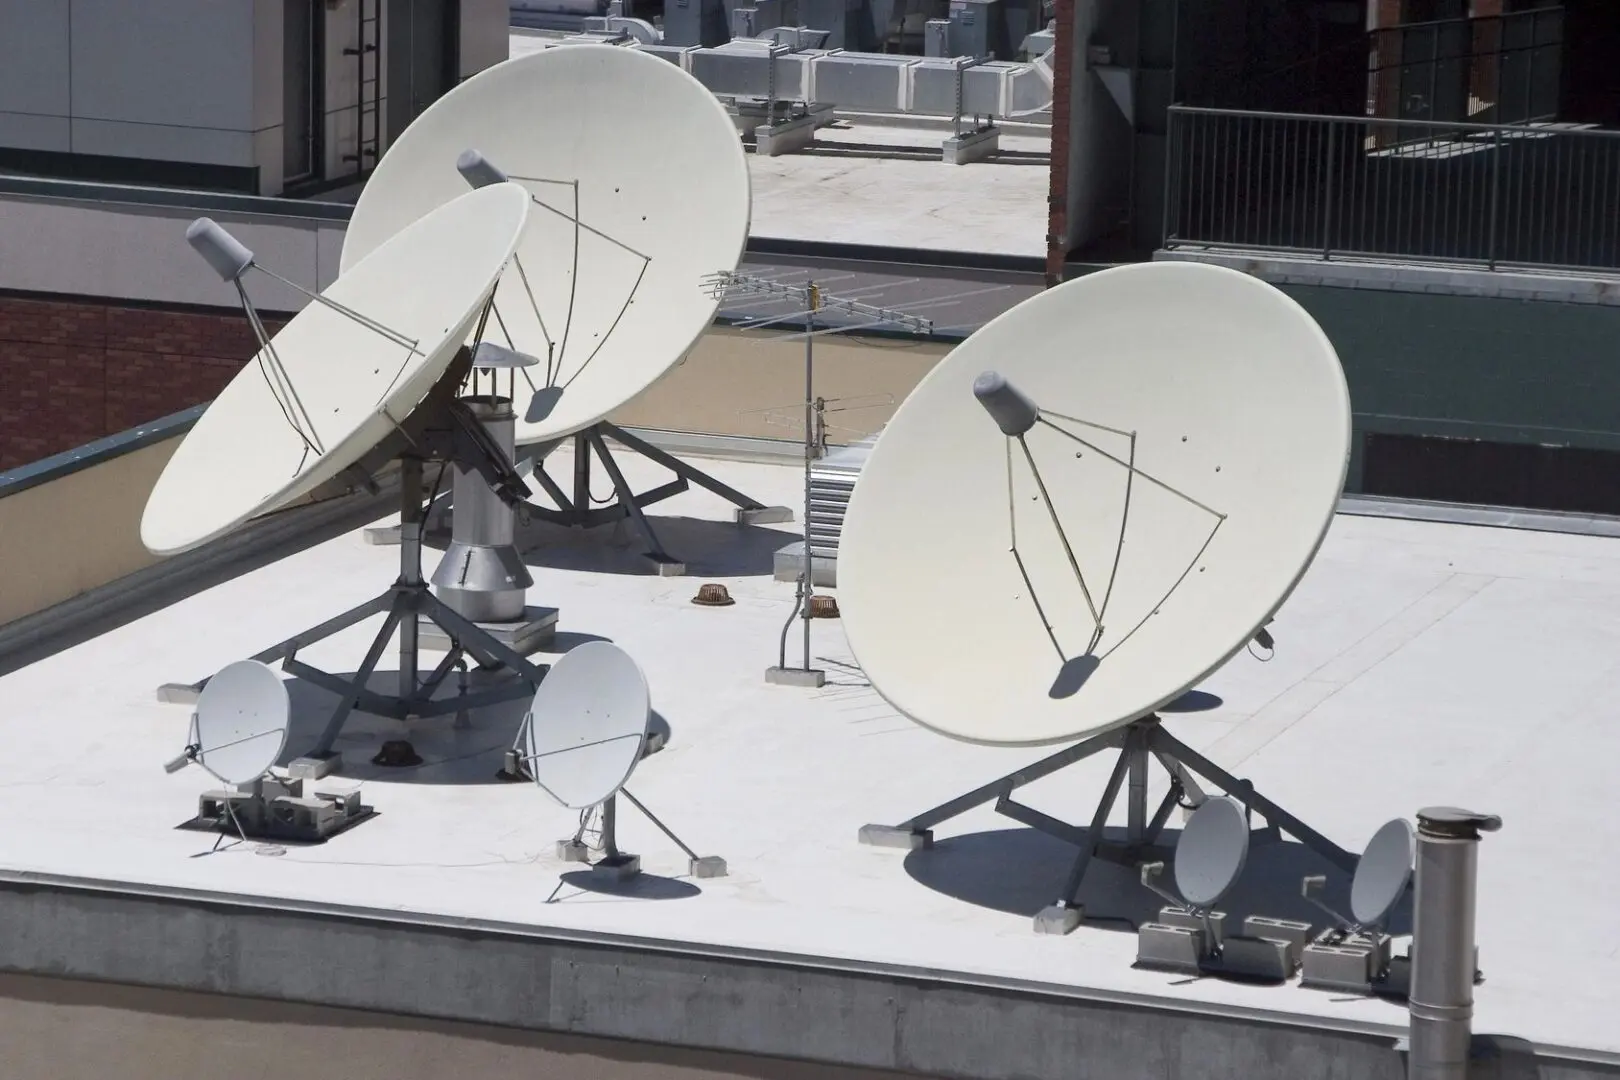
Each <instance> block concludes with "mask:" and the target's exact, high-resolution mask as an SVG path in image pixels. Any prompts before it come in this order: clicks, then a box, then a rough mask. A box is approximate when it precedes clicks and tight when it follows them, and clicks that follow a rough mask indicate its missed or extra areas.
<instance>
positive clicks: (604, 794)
mask: <svg viewBox="0 0 1620 1080" xmlns="http://www.w3.org/2000/svg"><path fill="white" fill-rule="evenodd" d="M651 718H652V699H651V696H650V694H649V693H648V690H647V679H646V676H645V675H643V674H642V672H641V667H640V666H639V665H638V664H637V663H636V662H635V660H633V659H632V658H631V657H630V654H629V653H627V652H625V651H624V650H623V649H621V648H619V647H618V646H617V645H613V644H611V643H609V642H606V641H589V642H586V643H585V644H583V645H580V646H579V647H577V648H575V649H572V650H570V651H569V652H567V653H565V654H564V655H563V657H562V658H561V659H560V660H558V661H557V662H556V663H555V664H552V665H551V670H550V671H549V672H547V674H546V677H545V680H544V681H543V682H541V684H540V688H539V689H538V690H536V691H535V693H534V704H533V705H532V706H531V708H530V711H529V715H528V717H527V719H526V720H525V722H524V729H525V740H524V744H523V750H524V757H525V758H526V759H527V762H528V767H529V775H530V776H532V777H533V778H534V782H535V784H536V785H537V786H538V787H539V788H540V789H541V790H542V791H544V792H545V793H546V794H547V795H550V796H551V797H552V798H553V799H555V800H556V801H557V802H559V803H561V804H562V805H563V806H566V807H569V808H570V809H574V810H585V809H588V808H590V807H592V806H596V805H598V804H600V803H602V802H605V801H606V800H608V799H610V798H612V797H613V796H614V795H615V794H617V793H618V791H619V789H620V788H621V787H623V786H624V783H625V781H627V780H629V779H630V773H631V771H632V770H634V769H635V767H636V762H638V761H640V760H641V757H642V753H641V750H642V745H643V743H644V742H645V740H646V738H647V728H648V724H649V723H650V721H651Z"/></svg>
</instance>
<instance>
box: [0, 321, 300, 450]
mask: <svg viewBox="0 0 1620 1080" xmlns="http://www.w3.org/2000/svg"><path fill="white" fill-rule="evenodd" d="M280 325H281V324H280V323H278V322H268V327H269V329H270V331H271V333H274V332H275V331H276V330H277V329H278V328H279V327H280ZM254 351H255V349H254V344H253V334H252V331H251V330H249V329H248V325H247V321H246V320H245V319H244V318H243V317H242V316H241V315H240V314H239V313H232V312H228V311H225V312H221V313H220V314H218V315H215V314H209V313H201V312H196V311H165V310H160V309H156V308H149V307H141V308H135V307H120V306H117V305H113V304H107V303H101V302H97V301H90V300H41V299H29V298H21V297H8V296H0V470H4V469H11V468H15V467H17V466H18V465H26V464H28V463H29V462H32V461H37V460H39V459H40V458H42V457H48V456H49V455H51V454H56V453H60V452H62V451H63V450H71V449H73V448H74V447H76V446H83V445H84V444H85V443H87V442H91V441H93V440H95V439H99V438H102V437H103V436H106V435H112V434H115V433H117V432H120V431H125V430H128V429H129V428H132V427H134V426H136V425H137V424H142V423H145V422H146V421H148V420H155V419H157V418H158V417H160V416H167V415H168V414H169V413H173V412H178V411H179V410H181V409H184V408H187V407H188V406H191V405H197V404H201V403H202V402H205V401H209V400H212V399H213V397H214V396H215V395H216V394H218V393H219V391H220V390H221V389H222V388H223V387H224V386H225V384H226V383H227V382H229V381H230V379H231V377H232V376H233V375H234V374H235V373H236V371H237V369H238V368H240V367H241V366H242V364H243V363H244V362H245V361H246V360H247V359H248V358H249V357H251V356H252V355H253V353H254Z"/></svg>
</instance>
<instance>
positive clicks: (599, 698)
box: [507, 641, 726, 880]
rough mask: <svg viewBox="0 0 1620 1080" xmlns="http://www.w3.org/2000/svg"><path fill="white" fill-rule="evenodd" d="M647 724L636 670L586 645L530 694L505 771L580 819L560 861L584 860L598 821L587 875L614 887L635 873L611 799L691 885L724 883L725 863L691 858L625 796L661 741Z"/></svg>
mask: <svg viewBox="0 0 1620 1080" xmlns="http://www.w3.org/2000/svg"><path fill="white" fill-rule="evenodd" d="M652 718H653V711H652V697H651V695H650V693H649V692H648V689H647V678H646V676H645V675H643V674H642V671H641V667H640V665H638V664H637V663H636V662H635V660H634V659H633V658H631V656H630V654H629V653H627V652H625V651H624V650H623V649H621V648H619V647H618V646H617V645H614V644H611V643H610V642H606V641H590V642H586V643H585V644H583V645H580V646H577V647H575V648H573V649H571V650H569V651H568V652H567V653H565V654H564V655H563V656H562V657H561V658H560V659H559V660H558V661H557V662H556V663H554V664H553V665H552V666H551V670H550V671H549V672H548V673H547V674H546V679H545V681H544V682H542V683H541V684H540V688H539V689H538V690H536V691H535V693H534V702H533V705H532V706H531V708H530V709H529V713H528V715H526V716H525V717H524V718H523V724H522V726H521V727H520V729H519V731H518V737H517V743H516V746H514V748H513V750H512V753H510V754H509V755H508V756H507V761H508V767H509V768H512V770H513V772H514V773H518V774H522V775H527V776H528V777H529V779H531V780H533V781H534V784H535V786H536V787H538V788H539V789H540V790H541V791H543V792H545V793H546V795H548V796H550V798H551V799H552V800H553V801H554V802H556V803H557V804H558V805H560V806H565V807H567V808H569V809H571V810H579V811H582V813H581V814H580V826H579V829H578V831H576V832H575V833H574V835H573V837H572V838H571V839H569V840H565V841H562V842H561V843H560V844H559V845H558V850H559V854H560V855H561V856H562V858H564V859H565V860H567V861H570V862H587V861H589V860H590V851H591V847H592V845H590V844H587V843H586V840H585V836H586V833H587V832H589V831H590V822H591V820H592V818H593V817H594V816H596V814H599V815H600V822H601V823H600V827H599V830H598V831H599V838H598V842H597V844H596V845H595V846H596V847H597V848H598V849H599V850H600V851H601V857H600V858H599V859H598V860H597V861H596V862H595V864H594V865H593V866H592V870H593V871H595V872H597V873H600V874H602V875H603V876H605V877H608V878H611V879H614V880H622V879H624V878H627V877H631V876H634V875H635V874H638V873H640V871H641V859H640V857H639V856H636V855H631V854H629V853H627V852H624V851H620V850H619V846H618V829H617V822H618V797H619V796H620V795H623V796H624V797H625V798H626V799H628V800H629V801H630V803H631V804H632V805H633V806H635V807H636V809H638V810H640V811H641V812H642V813H643V814H644V815H645V816H646V818H647V820H648V821H651V822H652V823H653V824H654V825H655V826H657V828H658V829H659V831H661V832H662V833H664V835H665V836H668V837H669V838H670V839H671V840H673V841H674V842H675V844H676V846H678V847H679V848H680V849H681V851H682V852H684V853H685V854H686V856H687V858H688V859H689V860H690V862H689V864H688V869H689V872H690V873H691V874H692V876H693V877H699V878H704V877H723V876H724V875H725V873H726V863H725V860H724V859H721V858H719V857H718V856H714V855H709V856H701V855H698V854H697V853H696V852H695V851H693V850H692V849H691V848H689V847H687V846H686V844H685V842H684V841H682V840H681V839H680V837H678V836H676V835H675V834H674V833H673V832H671V831H670V829H669V828H668V827H667V826H665V824H664V823H663V822H662V821H660V820H659V819H658V818H657V817H655V816H654V815H653V814H652V812H651V811H650V810H648V809H647V807H646V806H645V805H643V804H642V803H641V801H640V800H638V799H637V798H636V797H635V796H634V795H632V794H630V792H629V790H628V789H626V788H625V784H626V783H627V782H628V781H629V779H630V774H631V773H632V772H633V771H634V770H635V768H636V765H637V764H638V763H640V761H641V759H642V758H644V757H646V756H648V755H649V754H652V753H655V752H657V751H658V750H660V749H662V748H663V741H662V738H657V739H655V738H654V736H653V733H652V730H651V724H652ZM593 812H595V813H593Z"/></svg>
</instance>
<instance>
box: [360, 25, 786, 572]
mask: <svg viewBox="0 0 1620 1080" xmlns="http://www.w3.org/2000/svg"><path fill="white" fill-rule="evenodd" d="M507 180H510V181H511V182H513V183H517V184H521V185H522V186H523V187H524V188H525V189H526V190H527V191H528V192H529V193H530V197H531V199H532V202H533V212H532V213H531V214H530V216H529V224H528V226H527V228H526V229H525V232H524V235H523V239H522V241H521V242H520V244H519V246H518V253H517V255H516V257H515V258H514V259H513V260H512V265H511V267H510V268H509V269H508V270H507V272H506V274H505V275H504V276H503V277H502V279H501V284H500V288H499V289H498V290H497V291H496V294H495V302H494V306H493V308H492V312H491V314H492V315H493V318H491V319H490V320H489V321H488V323H487V324H484V325H482V326H481V330H480V332H481V336H482V339H483V341H484V342H493V343H495V344H498V345H502V346H504V347H507V348H511V349H516V350H519V351H521V352H523V353H525V354H528V355H531V356H534V357H536V358H537V359H538V361H539V362H538V363H537V364H534V365H533V366H530V367H526V368H524V369H522V370H521V371H520V372H519V373H518V374H517V376H516V378H515V379H514V382H513V388H514V398H515V400H514V402H513V411H514V413H515V420H514V428H513V441H514V443H515V445H516V446H518V447H523V446H526V445H534V446H535V447H536V452H537V453H538V454H539V456H540V457H542V458H543V457H544V455H545V454H546V453H548V452H549V451H550V450H551V449H552V448H554V447H555V446H556V444H557V443H558V441H560V440H561V439H564V438H567V437H570V436H571V437H572V438H573V442H574V454H575V462H576V464H575V467H574V470H573V475H572V478H571V481H570V480H567V479H565V480H563V481H562V482H560V483H559V482H558V481H557V480H554V479H553V478H552V477H551V476H549V475H548V474H547V473H546V466H545V463H544V461H541V462H540V463H539V464H538V465H537V467H536V469H535V474H534V479H535V481H536V482H537V483H538V484H539V486H540V487H541V488H543V489H544V490H545V492H546V494H547V495H548V496H549V497H550V499H551V500H552V501H553V502H555V503H556V506H555V507H551V506H541V505H537V504H531V505H530V506H529V508H528V512H529V514H530V516H532V517H535V518H539V519H541V520H544V521H548V522H552V523H554V524H559V525H563V526H567V527H579V528H590V527H593V526H596V525H602V524H607V523H609V522H614V521H618V520H620V519H623V518H629V519H630V520H631V522H632V523H633V524H634V526H635V527H636V530H637V531H638V532H639V533H640V534H641V535H642V537H643V538H644V540H645V541H646V545H647V550H646V555H647V557H648V558H649V559H650V560H651V561H652V562H653V563H654V564H655V565H656V566H657V567H658V570H659V572H660V573H663V574H679V573H683V572H684V571H685V564H684V563H682V562H681V561H680V560H679V559H678V558H676V557H674V556H672V555H671V554H670V553H669V552H667V551H666V550H665V549H664V547H663V544H662V542H661V541H660V540H659V539H658V536H657V535H656V533H655V532H654V530H653V527H652V525H651V523H649V522H648V520H647V518H646V515H645V514H644V512H643V511H644V509H645V508H646V507H647V506H650V505H651V504H653V503H655V502H658V501H660V500H662V499H665V498H669V497H670V496H672V495H676V494H679V493H680V492H681V491H684V490H686V488H687V486H688V484H689V483H690V484H697V485H699V486H700V487H704V488H707V489H708V490H710V491H712V492H714V493H715V494H717V495H720V496H721V497H722V498H725V499H727V500H728V501H730V502H732V503H733V504H734V505H735V506H736V507H737V508H738V514H737V517H738V520H739V521H740V522H759V523H764V522H771V521H790V520H792V512H791V511H789V510H787V509H786V508H784V507H768V506H765V505H764V504H762V503H760V502H759V501H758V500H756V499H752V498H750V497H749V496H747V495H745V494H743V493H742V492H740V491H736V490H735V489H733V488H731V487H729V486H727V485H726V484H723V483H721V482H719V481H718V480H716V479H714V478H713V477H712V476H708V475H707V474H705V473H703V472H702V471H701V470H699V469H696V468H694V467H693V466H691V465H690V464H688V463H686V462H684V461H681V460H679V459H677V458H675V457H673V456H671V455H670V454H668V453H665V452H664V451H662V450H659V449H658V448H656V447H654V446H652V445H650V444H648V443H647V442H645V441H644V440H642V439H640V438H639V437H637V436H635V435H633V434H631V433H629V432H627V431H624V430H623V429H621V428H618V427H616V426H614V425H613V424H611V423H609V422H608V421H607V419H606V417H607V415H608V414H609V413H611V412H612V411H613V410H614V409H616V408H618V407H619V406H621V405H623V404H625V403H626V402H628V401H630V400H631V399H632V398H634V397H636V396H637V395H638V394H640V393H641V392H642V391H643V390H645V389H647V387H649V386H651V385H652V384H653V383H654V382H656V381H657V380H658V379H659V378H660V377H661V376H662V375H664V373H666V372H667V371H669V369H670V368H672V367H674V366H675V364H676V363H678V362H679V361H680V360H681V358H682V357H684V356H685V355H686V353H687V351H688V350H689V349H691V347H692V345H693V344H694V343H695V342H696V341H697V339H698V337H699V336H701V335H702V334H703V332H704V331H705V330H706V329H707V328H708V326H709V324H710V322H711V321H712V320H713V318H714V314H715V311H716V310H717V308H718V306H719V297H720V295H721V290H717V289H716V288H715V287H714V285H713V279H714V276H715V275H716V274H718V273H721V272H725V271H730V270H734V269H735V268H736V266H737V263H738V261H739V260H740V259H741V257H742V253H743V248H744V245H745V244H746V243H747V239H748V215H749V207H750V199H751V196H750V187H749V178H748V162H747V159H746V158H745V156H744V153H743V149H742V144H741V141H740V139H739V137H738V134H737V130H736V127H735V125H734V124H733V123H732V122H731V118H730V117H729V116H728V115H727V113H726V111H725V109H724V108H723V107H722V106H721V105H720V103H719V102H718V101H717V100H716V99H715V97H714V95H713V94H711V93H710V92H709V91H708V89H707V88H705V87H704V86H703V84H702V83H700V82H698V81H697V80H696V79H694V78H693V77H692V76H691V75H688V74H687V73H686V72H685V71H683V70H681V68H680V67H679V66H677V65H674V64H670V63H668V62H667V61H664V60H661V59H659V58H657V57H654V56H652V55H650V54H647V53H643V52H639V51H636V50H633V49H625V48H620V47H618V46H614V45H605V44H603V45H581V46H570V47H569V48H566V49H546V50H544V51H542V52H538V53H534V54H531V55H529V56H523V57H518V58H515V59H512V60H508V61H506V62H504V63H501V64H497V65H495V66H494V67H492V68H488V69H486V70H484V71H482V72H480V73H479V74H477V75H475V76H474V77H473V78H471V79H469V80H467V81H466V82H465V83H462V84H461V85H460V86H458V87H456V88H455V89H454V90H452V91H451V92H450V93H448V94H446V95H445V96H444V97H442V98H440V99H439V100H438V101H437V102H435V103H434V104H433V105H432V106H431V107H429V108H428V110H427V111H426V112H424V113H423V114H422V115H421V116H419V117H417V118H416V120H414V121H413V122H412V123H411V125H410V126H409V127H408V128H406V130H405V131H404V133H403V134H402V135H401V136H400V137H399V138H398V139H396V140H395V141H394V143H393V145H391V146H390V147H389V149H388V152H387V153H386V154H384V155H383V158H382V161H381V162H380V163H379V164H378V166H377V168H376V170H375V171H374V172H373V174H372V176H371V178H370V180H369V181H368V182H367V184H366V187H365V190H364V191H363V192H362V193H361V195H360V199H359V201H358V202H357V203H356V204H355V208H354V213H353V215H352V217H351V218H350V220H349V225H348V229H347V231H346V232H345V234H344V241H343V255H342V263H341V265H342V266H344V267H348V266H350V265H354V264H356V263H357V262H359V261H361V260H364V259H366V258H367V257H368V256H369V255H370V253H371V252H372V251H374V250H376V249H377V248H378V247H379V245H381V244H384V243H386V242H387V241H388V238H389V237H391V236H393V235H394V233H396V232H397V231H399V230H400V229H403V228H405V227H406V226H408V225H409V224H410V223H411V222H413V221H415V220H417V219H418V218H419V217H421V216H422V215H423V214H427V213H429V212H431V211H433V210H434V209H435V208H436V207H439V206H442V205H443V204H444V203H446V202H448V201H450V200H452V199H455V198H457V197H458V196H459V195H460V194H461V193H462V192H464V191H465V190H466V189H467V186H468V185H469V184H472V185H474V186H479V185H484V184H490V183H500V182H503V181H507ZM604 437H605V438H606V439H612V440H613V441H614V442H616V443H618V444H620V445H622V446H626V447H629V448H630V449H631V450H632V451H634V452H636V453H638V454H640V455H642V456H643V457H646V458H649V459H651V460H652V461H655V462H657V463H658V464H660V465H662V466H664V467H665V468H667V469H669V470H670V471H672V472H673V473H675V475H676V480H675V481H674V482H673V483H668V484H663V485H661V486H658V487H655V488H653V489H651V490H648V491H643V492H639V493H638V492H636V491H634V490H632V489H631V488H630V486H629V484H628V482H627V481H626V480H625V477H624V474H623V471H622V470H621V469H620V468H619V466H618V465H617V464H616V463H615V461H614V460H613V452H612V451H611V450H610V449H609V447H608V444H607V442H606V441H605V438H604ZM593 456H594V457H595V458H596V459H597V460H598V461H600V462H601V464H602V467H603V470H604V471H605V472H606V473H607V476H608V479H609V480H610V481H611V483H612V485H613V489H614V492H615V494H616V496H617V498H616V500H615V501H614V502H613V503H612V504H609V505H605V506H602V505H593V504H592V500H591V497H590V494H589V492H590V484H591V481H590V469H591V458H592V457H593Z"/></svg>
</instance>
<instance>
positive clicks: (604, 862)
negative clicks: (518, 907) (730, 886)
mask: <svg viewBox="0 0 1620 1080" xmlns="http://www.w3.org/2000/svg"><path fill="white" fill-rule="evenodd" d="M620 795H623V796H624V797H625V798H626V799H628V800H630V805H631V806H634V807H635V808H636V809H637V810H639V811H641V814H642V816H643V817H645V818H646V819H647V820H648V821H650V822H652V823H653V825H655V826H656V827H657V828H658V831H659V832H661V833H663V834H664V835H665V836H667V837H669V839H670V841H671V842H673V843H674V845H675V846H676V847H678V848H680V849H681V852H682V854H684V855H685V856H686V859H687V870H688V872H689V873H690V874H691V876H692V877H695V878H713V877H725V876H726V873H727V868H726V860H725V859H722V858H721V857H720V856H718V855H699V854H698V853H697V852H696V851H693V850H692V849H691V848H690V847H688V846H687V844H686V841H684V840H682V839H681V838H680V837H679V836H676V835H675V832H674V830H673V829H671V828H670V827H669V826H668V825H665V824H664V823H663V821H661V820H659V818H658V815H656V814H654V813H653V812H652V811H651V810H649V809H647V806H646V804H645V803H643V802H642V801H641V800H640V799H638V798H636V797H635V796H634V795H632V794H630V789H629V788H623V787H621V788H620V789H619V790H618V791H616V792H614V793H613V794H612V795H609V796H608V797H607V798H606V799H604V800H602V803H601V810H602V828H601V850H602V857H601V858H600V859H598V860H597V861H596V862H594V863H592V864H591V870H592V871H593V872H594V873H599V874H602V875H603V876H605V877H609V878H612V879H614V880H619V881H623V880H626V879H628V878H632V877H634V876H636V875H637V874H639V873H641V856H639V855H631V854H629V853H628V852H625V851H621V850H619V826H618V819H619V796H620ZM589 821H590V812H589V811H586V812H585V813H583V814H581V815H580V818H579V828H578V829H576V830H574V835H573V838H572V839H569V840H564V841H562V842H561V843H559V844H558V845H557V847H558V849H559V851H560V852H561V854H562V857H563V858H564V859H565V860H567V861H570V862H587V861H589V850H590V849H589V846H588V845H587V844H586V843H585V833H586V830H587V826H588V823H589Z"/></svg>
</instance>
